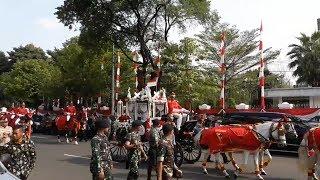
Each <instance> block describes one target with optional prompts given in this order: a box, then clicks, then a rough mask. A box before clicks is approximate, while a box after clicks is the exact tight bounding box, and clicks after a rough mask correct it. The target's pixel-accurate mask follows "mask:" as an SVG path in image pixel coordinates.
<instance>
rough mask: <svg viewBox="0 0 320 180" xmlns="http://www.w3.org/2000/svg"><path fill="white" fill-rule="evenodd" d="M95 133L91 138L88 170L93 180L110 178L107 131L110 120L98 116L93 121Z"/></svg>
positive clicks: (110, 159)
mask: <svg viewBox="0 0 320 180" xmlns="http://www.w3.org/2000/svg"><path fill="white" fill-rule="evenodd" d="M95 127H96V128H97V134H96V135H95V136H94V137H93V138H92V140H91V150H92V156H91V163H90V171H91V173H92V179H93V180H112V179H113V177H112V173H111V171H112V168H113V164H112V157H111V151H110V143H109V141H108V136H107V134H108V131H109V127H110V122H109V121H108V120H107V119H105V118H100V119H98V120H97V121H96V122H95Z"/></svg>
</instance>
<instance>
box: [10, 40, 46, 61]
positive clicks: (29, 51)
mask: <svg viewBox="0 0 320 180" xmlns="http://www.w3.org/2000/svg"><path fill="white" fill-rule="evenodd" d="M8 54H9V59H10V61H11V62H13V63H16V62H18V61H24V60H31V59H38V60H47V59H48V57H47V55H46V53H45V52H44V51H43V49H41V48H40V47H36V46H34V45H33V44H27V45H26V46H20V47H17V48H13V50H12V51H9V52H8Z"/></svg>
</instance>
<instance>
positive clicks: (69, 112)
mask: <svg viewBox="0 0 320 180" xmlns="http://www.w3.org/2000/svg"><path fill="white" fill-rule="evenodd" d="M64 112H65V113H66V114H67V121H69V120H70V118H71V117H73V116H75V115H76V114H77V110H76V107H75V106H74V105H73V102H72V101H71V102H70V103H69V105H68V106H67V107H66V108H65V110H64Z"/></svg>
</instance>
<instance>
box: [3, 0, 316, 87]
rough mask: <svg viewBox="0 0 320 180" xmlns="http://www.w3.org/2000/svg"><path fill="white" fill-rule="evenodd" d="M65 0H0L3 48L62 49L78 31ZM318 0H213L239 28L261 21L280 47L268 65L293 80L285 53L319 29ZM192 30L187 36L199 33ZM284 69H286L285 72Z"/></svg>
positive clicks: (270, 42) (268, 40) (268, 42)
mask: <svg viewBox="0 0 320 180" xmlns="http://www.w3.org/2000/svg"><path fill="white" fill-rule="evenodd" d="M62 3H63V0H0V22H1V24H2V25H1V28H0V51H5V52H6V51H10V50H12V48H13V47H17V46H20V45H26V44H28V43H33V44H35V45H36V46H39V47H41V48H43V49H44V50H49V49H54V48H55V47H57V48H61V47H62V43H63V42H65V41H66V40H67V39H69V38H71V37H73V36H75V35H78V34H79V32H75V31H74V30H69V29H68V28H67V27H64V26H63V25H62V24H61V23H59V21H58V20H57V19H56V17H55V15H54V14H53V13H54V12H55V8H56V7H58V6H59V5H61V4H62ZM319 7H320V1H319V0H305V1H302V0H212V4H211V8H212V9H216V10H217V11H218V13H219V15H220V16H221V20H222V21H223V22H227V23H229V24H231V25H236V26H237V27H238V28H239V29H240V30H250V29H253V28H258V27H259V26H260V22H261V20H262V22H263V27H264V36H263V41H264V46H265V47H272V48H275V49H280V50H281V55H280V56H279V58H278V59H277V61H276V62H275V63H273V64H271V65H269V68H270V69H271V70H272V71H274V72H278V71H282V73H285V75H286V77H287V78H288V79H291V82H292V83H293V82H294V80H295V78H292V76H291V74H292V72H288V71H292V70H289V69H288V68H287V64H288V62H289V59H288V57H287V56H286V53H287V52H288V50H289V48H288V45H289V44H292V43H297V41H296V39H295V38H296V37H297V36H299V34H300V32H304V33H306V34H311V33H312V32H314V31H316V30H317V24H316V20H317V18H320V11H319ZM196 32H197V31H196V30H195V29H192V30H190V31H189V32H188V33H187V35H192V34H194V33H196ZM284 71H285V72H284Z"/></svg>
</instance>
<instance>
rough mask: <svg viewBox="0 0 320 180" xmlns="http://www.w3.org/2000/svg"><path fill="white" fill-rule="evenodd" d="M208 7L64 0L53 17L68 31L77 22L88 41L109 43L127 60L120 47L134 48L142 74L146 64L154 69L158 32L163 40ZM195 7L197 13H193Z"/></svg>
mask: <svg viewBox="0 0 320 180" xmlns="http://www.w3.org/2000/svg"><path fill="white" fill-rule="evenodd" d="M209 5H210V3H209V1H207V0H204V1H195V0H127V1H122V0H111V1H93V0H89V1H82V0H66V1H64V4H63V5H62V6H60V7H58V8H57V12H56V13H55V14H56V15H57V17H58V19H59V20H60V21H61V22H62V23H64V25H65V26H69V27H71V28H72V26H73V25H74V24H75V23H80V24H81V35H84V36H86V38H87V39H90V41H91V42H97V43H98V44H101V43H104V42H109V41H111V42H112V43H113V44H115V46H116V47H117V48H118V49H120V50H121V51H122V53H123V54H124V55H125V56H127V59H129V60H131V61H132V58H131V55H129V54H128V53H127V52H128V50H127V49H125V48H123V47H128V48H131V47H138V49H139V51H140V53H141V55H142V58H143V62H142V63H141V64H142V67H143V69H144V71H143V74H145V73H146V67H147V66H148V64H151V65H152V67H153V69H157V67H156V65H155V63H154V61H153V56H152V53H151V48H150V47H152V46H154V44H155V42H159V41H161V39H162V38H163V36H162V31H164V36H165V37H164V39H165V40H167V39H168V38H167V37H168V34H169V30H170V29H171V28H172V27H174V26H175V25H179V27H183V23H184V22H185V21H186V20H188V19H198V18H200V17H204V16H205V14H207V13H208V11H209V7H210V6H209ZM197 8H199V9H201V11H195V9H197ZM200 13H201V15H199V14H200ZM163 27H164V29H162V28H163ZM138 63H140V62H138Z"/></svg>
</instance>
